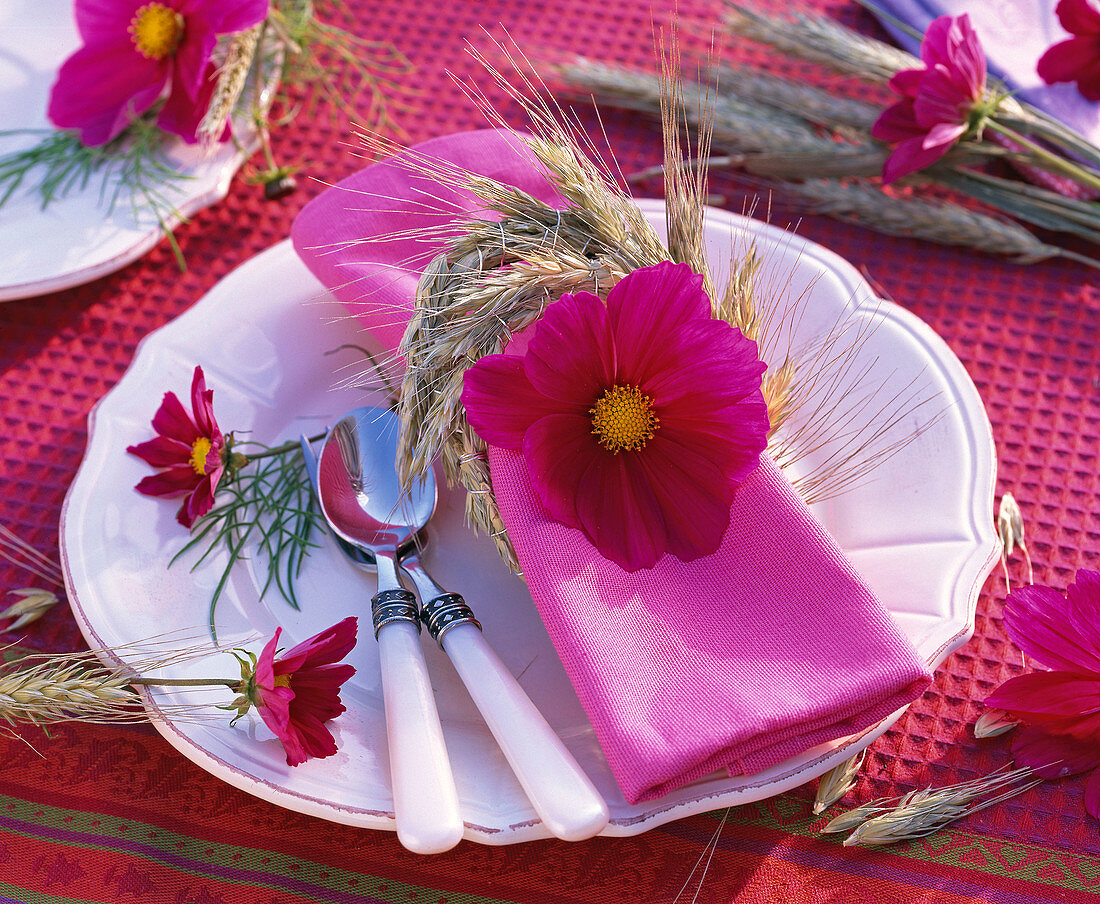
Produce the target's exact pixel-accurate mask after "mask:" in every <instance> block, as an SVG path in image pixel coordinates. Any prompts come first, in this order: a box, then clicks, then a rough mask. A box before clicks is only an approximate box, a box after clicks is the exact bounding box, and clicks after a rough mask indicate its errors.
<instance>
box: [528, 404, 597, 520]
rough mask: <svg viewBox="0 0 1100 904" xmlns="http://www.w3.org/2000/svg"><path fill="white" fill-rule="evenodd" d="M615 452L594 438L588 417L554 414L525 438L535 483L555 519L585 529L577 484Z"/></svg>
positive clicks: (529, 466) (542, 421) (529, 470)
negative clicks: (578, 500) (582, 476)
mask: <svg viewBox="0 0 1100 904" xmlns="http://www.w3.org/2000/svg"><path fill="white" fill-rule="evenodd" d="M605 456H607V457H610V456H611V453H610V452H608V451H607V450H606V449H604V448H602V447H601V446H600V444H599V443H598V442H597V441H596V438H595V437H594V436H593V435H592V422H591V420H590V419H589V418H588V417H582V416H579V415H569V414H553V415H547V416H546V417H542V418H540V419H539V420H537V421H535V423H533V424H532V425H531V427H530V429H529V430H528V431H527V434H526V436H524V439H523V458H524V461H526V462H527V470H528V473H529V474H530V475H531V484H532V486H533V487H534V489H535V492H536V494H537V495H538V497H539V500H540V501H541V502H542V504H543V505H544V506H546V509H547V511H549V512H550V514H551V516H552V517H553V518H555V519H556V520H558V521H561V522H562V523H563V524H567V525H569V526H570V527H578V528H579V527H582V523H581V519H580V515H579V514H578V512H577V493H578V490H577V481H578V480H579V478H580V476H581V475H583V474H586V473H587V472H588V471H590V470H592V469H593V468H596V467H599V465H600V462H601V460H602V458H603V457H605Z"/></svg>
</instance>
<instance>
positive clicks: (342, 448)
mask: <svg viewBox="0 0 1100 904" xmlns="http://www.w3.org/2000/svg"><path fill="white" fill-rule="evenodd" d="M398 434H399V430H398V419H397V416H396V415H395V414H394V413H393V412H392V411H390V410H389V409H385V408H358V409H356V410H355V411H352V412H350V413H349V414H347V415H345V416H344V417H343V418H342V419H341V420H340V422H339V423H338V424H337V425H336V426H335V427H334V428H333V429H332V431H331V432H330V434H329V436H328V438H327V439H326V441H325V445H324V448H323V449H322V451H321V460H320V463H319V479H318V483H319V485H320V491H319V493H318V495H319V496H320V497H321V507H322V511H323V512H324V514H325V517H326V519H327V520H328V522H329V524H330V525H332V527H333V530H334V531H335V532H336V534H337V536H338V537H340V538H342V539H343V540H345V541H348V542H351V543H353V544H355V545H356V546H358V547H359V548H361V549H368V550H370V551H371V552H373V553H374V554H375V565H376V567H377V571H378V586H379V591H380V592H379V594H378V595H377V596H376V597H375V599H374V604H375V605H374V614H375V627H376V632H377V636H378V639H379V643H380V644H381V643H382V641H383V636H384V634H385V632H384V631H382V630H380V628H379V615H380V611H379V610H380V608H382V609H383V610H385V607H384V606H383V607H380V606H379V604H378V600H379V598H381V597H384V598H385V602H386V604H387V605H388V603H389V600H390V599H394V598H395V597H394V595H395V594H400V593H407V591H400V590H396V589H393V588H396V587H397V586H398V585H397V583H396V581H397V578H396V574H394V575H393V578H392V584H391V583H388V582H389V581H390V571H391V569H393V567H394V564H395V563H394V558H396V564H397V565H398V566H400V567H402V568H403V569H404V571H405V572H406V573H407V574H408V576H409V577H410V578H411V579H412V581H413V583H414V584H415V586H416V589H417V591H418V592H419V594H420V601H421V611H420V618H421V620H422V621H423V622H424V624H425V625H426V626H427V628H428V631H429V633H430V634H431V636H432V637H433V638H435V640H436V641H438V643H439V645H440V647H441V648H442V649H443V651H444V652H445V653H446V654H447V655H448V657H449V658H450V660H451V662H452V664H453V665H454V667H455V671H456V672H458V675H459V677H460V678H461V679H462V682H463V684H464V685H465V686H466V689H467V690H468V691H469V693H470V697H471V698H472V699H473V701H474V704H475V705H476V706H477V708H478V711H479V712H480V713H481V715H482V717H483V718H484V719H485V723H486V725H487V726H488V727H489V730H490V731H491V732H492V734H493V737H494V738H495V739H496V741H497V743H498V744H499V745H500V749H501V751H502V752H503V754H504V757H505V759H506V760H507V761H508V764H509V765H510V766H511V767H512V771H513V772H514V773H515V774H516V778H517V779H518V780H519V783H520V785H521V787H522V788H523V790H524V792H525V793H526V794H527V797H528V799H529V800H530V801H531V804H532V806H534V808H535V811H536V812H537V813H538V814H539V817H540V818H541V819H542V821H543V823H544V824H545V825H546V827H547V828H548V829H549V830H550V832H551V833H552V834H554V835H556V836H557V837H558V838H562V839H565V840H568V841H579V840H581V839H584V838H591V837H592V836H593V835H596V834H598V833H599V832H600V831H602V830H603V828H604V827H605V826H606V825H607V821H608V817H609V812H608V807H607V803H606V802H605V801H604V799H603V798H602V797H601V796H600V794H599V792H598V791H597V790H596V788H595V786H594V785H593V784H592V781H591V780H590V779H589V778H588V776H587V775H586V774H585V773H584V770H583V769H582V768H581V767H580V764H579V763H577V761H576V759H575V758H574V757H573V755H572V754H571V753H570V752H569V750H568V749H567V748H566V746H565V744H564V742H563V741H562V740H561V738H559V737H558V735H557V734H556V733H555V731H554V730H553V728H551V727H550V725H549V724H548V723H547V722H546V719H545V718H543V716H542V714H541V713H540V712H539V711H538V709H536V707H535V705H534V704H533V703H532V702H531V700H530V698H529V697H528V696H527V694H526V692H525V691H524V690H523V688H522V687H521V686H520V684H519V682H518V681H517V680H516V678H515V676H514V675H513V674H512V673H511V672H510V671H509V670H508V667H507V666H506V665H505V664H504V662H503V661H502V660H501V659H500V657H499V656H497V654H496V653H495V652H494V651H493V650H492V648H490V646H489V644H488V642H487V641H486V640H485V638H484V636H483V635H482V633H481V625H480V624H479V623H478V621H477V619H476V618H475V617H474V614H473V611H472V610H471V609H470V608H469V606H467V605H466V602H465V600H464V599H463V598H462V596H461V595H460V594H458V593H451V592H447V591H446V590H444V589H443V588H442V587H440V586H439V585H438V584H437V583H436V582H435V581H434V580H433V579H432V577H431V576H430V575H429V574H428V572H427V571H426V570H425V569H424V567H423V566H422V565H421V564H420V561H419V556H418V553H419V549H418V544H417V543H416V542H415V540H414V542H409V541H410V540H411V539H413V538H414V537H415V536H416V534H417V531H419V530H420V529H421V528H423V526H424V525H425V524H426V523H427V521H428V519H429V518H430V517H431V515H432V512H433V510H434V509H435V502H436V488H435V481H434V479H433V478H432V475H431V471H430V470H429V472H428V474H427V475H426V476H425V479H424V480H423V481H421V482H419V483H417V484H416V485H414V486H413V487H410V488H406V487H402V486H401V483H400V480H399V479H398V477H397V470H396V458H397V442H398ZM383 588H386V589H383ZM387 594H389V595H388V596H387ZM408 596H409V597H411V596H412V594H408ZM395 605H398V606H400V605H407V602H405V601H404V598H401V599H400V600H399V602H398V603H396V604H395ZM386 611H388V610H386ZM382 615H383V617H384V616H385V611H383V612H382ZM396 618H397V619H398V620H400V619H401V618H402V616H400V615H399V616H396ZM402 627H403V628H407V627H408V626H407V625H403V626H402ZM380 653H381V648H380ZM381 658H382V656H380V659H381ZM385 691H386V681H385V673H384V674H383V693H384V694H385ZM386 719H387V724H388V720H389V719H390V705H389V702H388V701H387V702H386ZM437 721H438V717H437ZM393 737H394V735H393V733H392V732H391V735H390V738H391V754H390V759H391V765H392V764H394V763H395V762H396V763H399V762H400V760H399V758H398V756H397V755H396V754H395V753H394V752H393V750H392V744H393ZM393 768H394V769H395V770H396V769H397V765H393ZM397 775H398V773H397V771H395V777H394V794H395V801H396V796H397V785H398V778H397ZM398 816H399V820H398V834H399V836H400V832H401V824H400V810H399V812H398Z"/></svg>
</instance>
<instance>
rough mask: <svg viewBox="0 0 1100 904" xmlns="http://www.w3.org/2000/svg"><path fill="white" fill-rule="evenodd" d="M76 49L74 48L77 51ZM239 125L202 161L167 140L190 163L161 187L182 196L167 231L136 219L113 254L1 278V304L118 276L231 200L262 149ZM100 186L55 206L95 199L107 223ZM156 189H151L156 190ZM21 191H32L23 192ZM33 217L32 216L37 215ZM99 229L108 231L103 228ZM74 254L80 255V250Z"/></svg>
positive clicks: (96, 181)
mask: <svg viewBox="0 0 1100 904" xmlns="http://www.w3.org/2000/svg"><path fill="white" fill-rule="evenodd" d="M35 15H36V16H40V17H45V16H56V17H61V16H64V17H65V18H66V23H68V19H69V18H71V15H72V14H71V10H70V9H69V7H68V6H67V5H66V6H64V7H63V6H61V5H57V6H54V5H52V4H45V5H42V6H40V7H39V8H38V9H37V10H36V12H35ZM35 24H36V25H46V26H48V22H47V23H42V22H36V23H35ZM2 31H3V29H0V32H2ZM13 34H14V31H13ZM0 49H3V48H0ZM75 49H76V47H75V46H74V47H73V50H75ZM15 58H16V59H17V60H18V59H21V57H19V55H18V54H16V55H15ZM273 87H274V83H272V85H269V86H268V88H267V89H266V92H267V94H268V95H270V94H271V91H272V88H273ZM237 125H238V128H237V130H236V135H235V138H234V140H233V141H230V142H226V143H225V144H222V145H220V146H217V147H215V148H213V149H211V150H210V151H209V152H208V153H206V154H205V155H201V156H196V150H195V146H189V145H187V144H186V143H185V142H184V141H183V140H182V139H178V138H174V137H171V136H168V137H167V138H166V142H165V145H164V155H165V157H166V159H169V160H172V159H173V158H174V157H178V156H179V155H180V154H183V155H185V156H186V157H188V158H191V159H190V161H189V162H188V163H186V164H183V165H181V166H180V168H179V172H180V175H181V177H182V178H181V180H180V181H179V182H172V183H168V182H163V183H161V184H160V185H159V188H161V189H164V190H166V191H173V192H177V191H178V194H179V198H178V200H177V201H176V203H175V205H174V208H173V210H171V211H168V212H167V215H166V217H165V222H164V225H163V227H162V226H161V225H160V224H157V223H149V224H146V225H142V224H141V223H140V222H139V221H138V219H137V218H136V216H135V218H134V220H133V222H132V223H128V224H127V226H126V228H125V232H126V235H127V236H128V238H127V239H126V242H127V243H128V244H125V245H121V244H120V245H119V246H117V247H116V248H115V250H113V251H111V252H107V251H106V250H104V251H100V250H98V249H96V243H95V242H94V241H92V240H91V239H89V243H88V249H87V250H85V251H83V252H81V253H82V254H83V262H82V263H80V264H73V265H70V266H69V267H68V269H64V270H60V271H58V272H54V273H51V274H50V275H46V276H42V277H33V278H27V277H24V278H21V279H19V281H18V282H7V281H6V280H7V279H9V278H10V277H6V276H5V277H0V302H7V301H18V300H21V299H24V298H33V297H36V296H39V295H46V294H50V293H53V292H60V291H63V290H65V289H71V288H73V287H75V286H80V285H83V284H85V283H88V282H92V281H93V280H96V279H99V278H100V277H102V276H107V275H109V274H111V273H114V272H115V271H116V270H121V269H122V268H123V267H125V266H126V265H128V264H131V263H133V262H134V261H135V260H138V259H139V258H141V257H143V256H144V255H146V254H147V253H148V252H149V251H151V250H152V249H153V248H154V247H155V246H156V245H158V244H159V243H160V241H161V240H162V239H164V238H165V237H166V235H167V233H170V232H173V231H175V230H176V229H177V228H178V227H179V226H180V225H181V224H183V223H186V222H187V221H188V220H189V219H190V218H191V217H192V216H194V215H195V214H197V213H199V212H200V211H201V210H204V209H205V208H207V207H211V206H213V205H214V204H216V203H218V202H219V201H221V200H223V199H224V198H225V197H226V195H228V194H229V189H230V186H231V185H232V182H233V177H234V175H235V174H236V173H237V171H238V170H239V169H240V168H241V166H242V165H243V164H244V163H245V162H246V161H247V160H248V159H249V158H250V157H251V156H252V155H253V154H254V153H255V152H256V151H257V150H258V149H259V147H260V138H259V136H258V135H257V134H256V131H255V129H253V128H252V127H251V126H250V125H249V124H248V123H246V122H244V121H243V120H242V121H240V122H238V123H237ZM107 178H113V177H107ZM101 183H102V178H101V177H99V176H95V177H93V178H92V179H91V180H90V181H89V183H88V184H87V185H86V186H84V187H82V188H80V189H72V190H70V191H68V192H66V194H65V195H64V196H63V197H61V198H58V199H57V200H56V201H55V202H54V203H55V204H58V205H64V204H65V202H66V200H70V199H76V198H83V199H91V198H93V197H95V196H97V195H99V196H100V197H99V200H98V203H97V204H96V207H95V210H96V212H97V213H101V214H102V216H103V220H104V222H106V219H107V215H108V212H109V207H110V205H111V200H110V199H109V198H108V197H103V196H102V194H103V193H102V192H101V191H100V185H101ZM157 187H158V186H153V188H154V189H156V188H157ZM21 191H31V190H30V189H21ZM108 194H109V193H108ZM127 205H128V201H127V196H126V195H125V194H123V195H122V196H120V197H119V198H118V199H117V202H116V206H118V207H123V208H125V207H126V206H127ZM138 208H139V209H140V210H141V212H142V213H143V214H145V215H147V214H148V213H149V212H150V211H151V210H152V208H151V207H150V206H149V205H146V204H144V203H138ZM34 211H35V212H37V213H41V208H38V207H35V208H34ZM0 213H7V214H8V217H7V221H6V222H5V227H6V228H8V229H12V230H15V229H17V226H13V224H12V222H11V220H10V211H6V212H5V211H4V209H3V208H0ZM26 213H27V210H26V206H25V205H24V214H26ZM30 215H31V216H34V215H35V213H31V214H30ZM101 228H107V227H106V226H103V227H101ZM74 250H76V251H79V250H80V249H74ZM54 256H56V249H54Z"/></svg>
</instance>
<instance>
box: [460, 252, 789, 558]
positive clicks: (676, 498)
mask: <svg viewBox="0 0 1100 904" xmlns="http://www.w3.org/2000/svg"><path fill="white" fill-rule="evenodd" d="M764 369H765V365H764V364H763V362H761V361H760V360H759V358H758V357H757V349H756V343H755V342H753V341H751V340H750V339H746V338H745V337H744V336H743V335H742V334H741V331H740V330H737V329H735V328H733V327H731V326H730V325H729V324H727V323H725V322H723V321H721V320H716V319H714V318H713V317H712V316H711V304H710V299H709V298H708V297H707V294H706V292H705V291H704V290H703V280H702V277H701V276H699V275H698V274H696V273H693V272H692V271H691V269H690V268H689V267H688V266H687V265H686V264H672V263H662V264H658V265H656V266H654V267H644V268H642V269H640V270H635V271H634V272H633V273H630V274H628V275H627V276H626V277H625V278H623V279H622V280H621V281H620V282H619V283H618V284H617V285H615V287H614V288H612V289H611V291H610V293H609V294H608V297H607V304H606V305H605V304H604V303H603V302H602V301H601V300H600V299H599V298H598V297H597V296H595V295H592V294H591V293H588V292H578V293H576V294H574V295H563V296H562V297H561V298H560V299H559V300H558V301H555V302H554V303H552V304H550V305H548V306H547V308H546V311H545V312H544V314H543V316H542V318H541V319H540V320H539V322H538V324H537V326H536V327H535V329H534V334H533V335H532V337H531V340H530V343H529V345H528V348H527V352H526V354H525V355H523V356H522V357H520V356H515V355H507V354H505V355H489V356H486V357H484V358H482V359H481V360H480V361H478V362H477V364H475V365H474V366H473V367H471V368H470V369H468V370H467V371H466V375H465V382H464V388H463V393H462V402H463V404H464V405H465V407H466V414H467V417H468V418H469V421H470V424H471V425H472V426H473V428H474V429H475V430H476V431H477V432H478V434H479V435H480V436H481V437H482V438H483V439H484V440H485V441H486V442H488V443H492V444H493V445H496V446H501V447H503V448H506V449H515V450H518V451H520V452H522V454H523V458H524V459H525V461H526V463H527V468H528V471H529V473H530V476H531V483H532V486H533V487H534V489H535V491H536V492H537V494H538V497H539V499H540V500H541V501H542V503H543V505H544V506H545V507H546V508H547V510H548V511H549V513H550V515H551V516H552V517H553V518H555V519H556V520H558V521H561V522H562V523H564V524H567V525H569V526H570V527H575V528H578V529H580V530H582V531H583V532H584V533H585V534H586V535H587V537H588V538H589V539H590V540H591V541H592V543H593V544H594V545H595V547H596V548H597V549H598V550H599V551H600V553H601V554H603V555H604V556H605V557H606V558H608V559H610V560H612V561H613V562H616V563H617V564H618V565H620V566H621V567H622V568H625V569H626V570H628V571H636V570H638V569H639V568H650V567H652V566H653V565H654V564H656V562H657V561H658V559H660V558H661V557H662V556H663V555H665V554H666V553H671V554H672V555H674V556H677V557H678V558H680V559H683V560H685V561H689V560H691V559H696V558H699V557H700V556H705V555H709V554H710V553H713V552H714V551H715V550H716V549H717V548H718V546H719V544H720V543H721V540H722V535H723V534H724V533H725V530H726V528H727V527H728V525H729V509H730V503H731V501H732V498H733V492H734V489H735V487H736V486H737V485H738V484H740V483H741V482H742V481H743V480H744V479H745V478H746V477H748V475H749V474H750V473H752V471H753V470H754V469H755V468H756V466H757V464H758V462H759V459H760V453H761V452H762V451H763V450H764V447H765V446H766V445H767V432H768V413H767V406H766V405H765V403H764V398H763V394H762V393H761V389H760V383H761V375H762V374H763V372H764Z"/></svg>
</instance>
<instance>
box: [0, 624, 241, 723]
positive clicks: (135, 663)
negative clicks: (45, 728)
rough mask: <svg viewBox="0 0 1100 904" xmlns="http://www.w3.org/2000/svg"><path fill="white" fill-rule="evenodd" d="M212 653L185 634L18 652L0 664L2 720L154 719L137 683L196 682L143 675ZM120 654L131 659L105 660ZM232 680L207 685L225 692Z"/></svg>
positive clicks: (183, 710) (181, 710)
mask: <svg viewBox="0 0 1100 904" xmlns="http://www.w3.org/2000/svg"><path fill="white" fill-rule="evenodd" d="M180 643H183V645H182V646H178V647H177V646H174V645H175V644H180ZM158 650H159V652H158ZM210 652H212V650H211V648H210V647H209V646H208V645H199V646H196V645H193V644H191V645H188V644H187V643H186V638H180V637H170V638H162V639H159V640H158V639H153V640H150V641H147V642H144V643H141V644H135V645H133V647H127V648H125V649H123V648H118V649H115V650H99V651H96V650H89V651H84V652H76V653H28V654H25V655H22V656H18V657H16V658H14V659H11V660H9V661H7V662H6V663H4V665H3V666H2V667H0V719H2V720H3V721H5V722H7V724H8V725H11V726H15V725H20V724H31V725H39V726H41V725H52V724H57V723H60V722H142V721H151V720H154V719H156V718H158V715H157V714H156V713H151V712H147V711H146V710H145V709H144V708H143V706H142V698H141V696H140V694H139V693H138V691H137V689H136V687H137V686H138V685H143V684H164V685H171V684H182V683H192V682H191V681H190V679H180V680H171V679H151V678H146V677H143V676H144V675H145V674H147V673H149V672H155V671H157V670H159V669H163V668H165V667H167V666H169V665H172V664H173V663H178V662H183V661H185V660H188V659H192V658H197V657H198V656H201V655H204V654H207V653H210ZM121 655H124V656H125V657H126V659H127V663H126V664H124V665H123V664H120V665H106V664H105V662H104V660H106V659H115V658H117V657H118V656H121ZM231 680H232V679H226V680H225V681H221V682H218V681H211V682H206V683H209V684H210V685H211V686H213V687H215V688H218V687H220V688H221V689H222V691H223V692H224V688H225V686H226V685H228V684H229V683H230V681H231ZM160 710H161V711H162V712H165V713H167V712H171V713H172V714H173V716H182V715H185V714H193V713H197V711H198V708H197V707H194V706H174V705H162V706H161V707H160Z"/></svg>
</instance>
